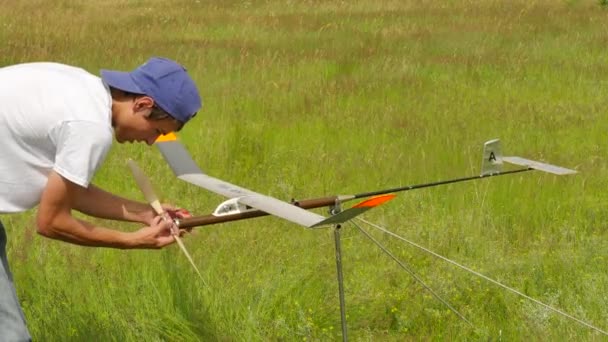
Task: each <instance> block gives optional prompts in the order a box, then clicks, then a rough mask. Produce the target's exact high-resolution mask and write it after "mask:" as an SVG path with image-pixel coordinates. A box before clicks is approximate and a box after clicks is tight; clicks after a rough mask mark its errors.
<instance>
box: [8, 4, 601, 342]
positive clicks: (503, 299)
mask: <svg viewBox="0 0 608 342" xmlns="http://www.w3.org/2000/svg"><path fill="white" fill-rule="evenodd" d="M605 19H606V13H605V9H603V8H602V6H601V5H599V4H598V2H597V1H591V0H589V1H582V0H581V1H548V0H540V1H533V2H530V1H508V2H504V1H491V0H483V1H474V2H468V1H423V2H414V1H359V2H356V3H350V2H341V1H222V2H213V1H158V0H151V1H143V0H142V1H129V0H122V1H121V0H107V1H96V2H88V1H35V0H25V1H19V2H16V1H6V0H5V1H2V0H0V41H1V42H2V44H0V65H8V64H13V63H20V62H27V61H39V60H52V61H59V62H64V63H69V64H74V65H79V66H81V67H83V68H85V69H87V70H89V71H91V72H94V73H97V72H98V70H99V69H100V68H118V69H131V68H134V67H136V66H137V65H139V64H140V63H142V62H143V61H144V60H145V59H147V58H148V57H149V56H152V55H161V56H167V57H171V58H174V59H176V60H178V61H180V62H182V63H183V64H185V65H186V66H187V67H188V69H189V71H190V72H191V73H192V75H193V76H194V78H195V80H196V81H197V83H198V84H199V85H200V88H201V91H202V95H203V98H204V109H203V110H202V111H201V112H200V114H199V115H198V117H197V118H196V119H195V120H194V122H193V123H192V124H189V125H188V126H187V127H186V128H185V129H184V130H183V132H182V133H181V139H182V141H183V143H184V144H185V145H186V146H187V148H188V149H189V150H190V152H191V153H192V155H193V156H194V158H195V159H196V161H197V162H198V163H199V164H200V165H201V167H202V168H203V169H204V170H205V171H206V172H207V173H209V174H211V175H214V176H217V177H219V178H222V179H225V180H228V181H231V182H234V183H236V184H239V185H242V186H244V187H247V188H251V189H254V190H257V191H260V192H263V193H267V194H270V195H273V196H276V197H278V198H281V199H284V200H289V199H291V198H309V197H317V196H324V195H330V194H348V193H355V192H362V191H368V190H373V189H376V188H379V187H392V186H399V185H406V184H416V183H421V182H428V181H435V180H440V179H448V178H454V177H460V176H465V175H472V174H476V173H478V172H479V166H480V162H481V160H480V159H481V145H482V143H483V142H484V141H486V140H489V139H492V138H497V137H498V138H501V139H502V141H503V150H504V152H505V154H507V155H521V156H524V157H528V158H531V159H537V160H543V161H547V162H551V163H555V164H558V165H563V166H566V167H571V168H575V169H577V170H579V171H580V174H578V175H576V176H571V177H556V176H552V175H547V174H542V173H539V172H528V173H524V174H516V175H513V176H505V177H498V178H493V179H487V180H481V181H475V182H469V183H460V184H453V185H449V186H443V187H438V188H432V189H426V190H417V191H412V192H408V193H404V194H402V195H400V196H399V197H398V198H397V199H396V200H394V201H393V202H391V203H390V204H387V205H386V206H384V207H382V208H379V209H376V210H374V211H371V212H370V213H369V215H367V219H369V220H370V221H373V222H378V223H380V224H381V225H383V226H386V227H388V228H389V229H390V230H391V231H394V232H396V233H397V234H399V235H401V236H403V237H405V238H407V239H409V240H412V241H415V242H416V243H419V244H421V245H423V246H425V247H428V248H430V249H431V250H433V251H435V252H437V253H439V254H441V255H444V256H446V257H448V258H450V259H453V260H456V261H458V262H459V263H462V264H464V265H467V266H469V267H471V268H473V269H474V270H476V271H478V272H481V273H483V274H486V275H488V276H489V277H491V278H494V279H497V280H499V281H501V282H503V283H505V284H507V285H509V286H512V287H514V288H516V289H518V290H520V291H522V292H524V293H526V294H527V295H529V296H532V297H534V298H537V299H539V300H541V301H543V302H545V303H547V304H550V305H553V306H556V307H559V308H561V309H563V310H564V311H566V312H568V313H570V314H572V315H575V316H577V317H579V318H581V319H584V320H586V321H589V322H591V323H593V324H595V325H597V326H599V327H601V328H603V329H604V330H605V329H608V311H607V310H606V307H608V297H606V295H605V294H606V293H608V272H606V271H607V268H606V264H607V262H608V248H607V247H608V233H607V228H608V226H607V224H606V222H607V221H606V218H607V217H608V214H607V213H608V212H607V209H606V208H607V207H608V197H607V195H606V192H605V191H604V189H606V188H607V186H608V184H607V180H608V168H607V163H606V158H605V156H606V155H607V154H608V151H606V148H605V144H604V142H605V132H606V131H607V130H608V120H607V119H606V116H605V112H606V110H605V108H606V105H607V104H608V101H607V97H606V94H607V93H608V92H607V91H608V86H607V83H606V80H608V68H607V67H606V62H607V61H608V60H607V58H606V52H605V47H606V43H607V38H606V32H608V30H607V29H608V27H607V25H608V24H607V22H606V20H605ZM127 158H134V159H136V160H137V161H138V162H139V164H141V165H143V166H145V171H146V173H147V174H149V175H150V176H151V177H152V179H153V182H154V183H155V184H156V187H157V188H158V189H159V193H161V195H162V196H163V197H164V200H165V201H169V202H174V203H176V204H178V205H180V206H183V207H186V208H188V209H189V210H191V211H192V212H193V213H195V214H201V215H202V214H207V213H209V212H210V211H211V210H213V209H214V207H215V205H217V204H218V203H219V201H220V200H222V199H221V198H220V197H218V196H216V195H213V194H209V193H208V192H206V191H203V190H202V189H198V188H195V187H193V186H190V185H188V184H185V183H183V182H178V181H176V180H175V179H174V178H173V175H172V174H171V172H170V170H169V168H168V167H167V166H166V164H165V163H164V162H163V161H162V158H161V157H160V156H159V154H158V153H157V152H156V151H155V150H154V149H151V150H150V149H148V148H147V147H146V146H135V145H125V146H115V148H114V149H113V150H112V151H111V153H110V156H109V157H108V160H107V162H106V163H105V165H104V166H103V168H102V169H101V170H100V172H99V174H98V175H97V177H96V179H95V182H96V183H97V184H98V185H100V186H102V187H104V188H107V189H111V190H113V191H115V192H118V193H121V194H123V195H125V196H128V197H131V198H138V199H141V194H140V193H139V192H138V190H137V189H136V186H135V183H134V182H133V181H132V180H131V178H130V176H129V173H128V169H127V167H126V165H125V161H126V160H127ZM34 215H35V212H34V211H32V212H27V213H24V214H20V215H15V216H3V217H2V221H3V222H4V223H5V226H7V227H8V233H9V239H10V241H9V254H10V261H11V266H12V268H13V271H14V274H15V280H16V284H17V289H18V292H19V296H20V298H21V301H22V304H23V307H24V310H25V313H26V316H27V318H28V321H29V327H30V329H31V331H32V333H33V335H34V337H35V339H36V340H42V341H66V340H67V341H70V340H73V341H85V340H86V341H90V340H108V341H141V340H145V341H156V340H170V341H196V340H201V341H213V340H220V341H267V340H285V341H295V340H336V339H339V338H340V318H339V317H340V316H339V306H338V297H337V285H336V280H335V277H336V276H335V265H334V251H333V240H332V232H331V231H330V230H320V231H319V230H316V231H310V230H304V229H301V228H298V227H296V226H294V225H293V224H290V223H287V222H284V221H282V220H279V219H276V218H270V217H269V218H259V219H255V220H249V221H241V222H235V223H230V224H223V225H217V226H211V227H205V228H200V229H198V230H197V231H196V232H195V233H193V234H192V235H190V236H189V237H187V239H186V244H187V247H188V248H189V250H190V251H191V253H192V254H193V257H194V258H195V261H196V262H197V264H198V265H199V268H201V269H202V270H204V271H203V273H204V276H205V277H206V279H207V282H208V283H209V286H208V287H205V286H203V284H202V283H201V282H200V281H199V280H198V278H197V277H196V275H195V274H193V272H192V270H191V268H190V266H189V265H188V263H187V261H186V260H185V259H184V258H183V257H182V255H181V254H180V252H179V250H178V249H177V247H174V246H172V247H170V248H167V249H165V250H162V251H128V252H125V251H115V250H104V249H89V248H82V247H77V246H71V245H67V244H63V243H59V242H53V241H51V240H46V239H43V238H40V237H39V236H37V235H36V234H35V229H34V222H33V216H34ZM97 222H99V223H101V224H105V225H108V226H111V227H114V228H118V229H125V230H132V229H136V228H137V226H134V225H129V224H116V223H113V222H104V221H97ZM372 233H373V232H372ZM374 236H376V238H377V239H379V240H380V241H381V242H382V243H383V244H386V246H387V247H388V248H390V249H391V250H392V251H393V252H394V253H395V254H396V255H397V256H398V257H399V258H401V260H403V261H404V262H405V263H406V264H407V265H408V266H409V267H411V268H412V269H413V270H414V271H415V272H416V273H417V274H418V275H419V276H420V277H421V278H422V279H423V280H424V281H425V282H426V283H427V284H429V286H430V287H431V288H433V290H434V291H436V292H437V293H439V294H440V295H441V296H442V297H443V298H445V299H446V300H448V301H449V302H450V303H451V305H453V306H454V307H455V308H456V309H457V310H458V311H459V312H461V313H462V314H463V315H465V316H466V317H467V319H469V320H470V321H471V322H473V324H474V327H473V328H472V327H470V326H469V325H468V324H466V323H465V322H463V321H462V320H460V319H459V318H458V317H457V316H456V315H454V314H453V313H452V312H451V311H449V309H448V308H447V307H445V306H444V305H442V304H441V303H440V302H438V301H437V300H436V299H435V298H434V297H433V296H432V295H431V294H430V293H428V292H427V291H426V290H424V288H423V287H422V286H421V285H420V284H418V283H417V282H415V281H414V280H413V279H412V278H411V277H410V276H409V275H408V274H407V273H405V272H403V271H402V270H401V269H400V268H399V267H397V265H396V264H395V263H393V262H392V261H391V260H390V259H388V258H387V257H386V256H385V255H384V254H383V253H382V252H381V251H380V250H379V249H378V248H376V247H374V246H373V245H372V244H370V243H369V242H368V241H367V240H366V239H365V238H364V236H363V235H362V234H360V233H359V232H358V231H357V229H356V228H354V227H353V226H346V227H345V228H344V229H343V257H344V272H345V287H346V305H347V311H348V328H349V335H350V337H351V339H353V340H357V341H368V340H369V341H371V340H373V341H377V340H388V341H391V340H392V341H403V340H421V339H422V340H427V339H428V340H502V339H504V340H601V336H600V335H598V334H597V333H595V332H593V331H592V330H589V329H587V328H585V327H583V326H581V325H578V324H577V323H574V322H572V321H569V320H566V319H564V318H563V317H561V316H557V315H555V314H554V313H552V312H550V311H547V310H546V309H544V308H542V307H539V306H537V305H535V304H533V303H531V302H529V301H526V300H524V299H522V298H520V297H517V296H515V295H513V294H512V293H510V292H506V291H504V290H502V289H500V288H498V287H496V286H494V285H492V284H490V283H488V282H486V281H484V280H482V279H480V278H477V277H475V276H473V275H471V274H469V273H466V272H464V271H462V270H460V269H458V268H454V267H453V266H451V265H449V264H447V263H445V262H443V261H441V260H438V259H436V258H433V257H432V256H430V255H428V254H425V253H421V252H420V251H418V250H417V249H413V248H411V247H408V246H407V245H405V244H403V243H402V242H401V241H398V240H395V239H390V238H389V237H388V236H386V235H385V234H375V233H374Z"/></svg>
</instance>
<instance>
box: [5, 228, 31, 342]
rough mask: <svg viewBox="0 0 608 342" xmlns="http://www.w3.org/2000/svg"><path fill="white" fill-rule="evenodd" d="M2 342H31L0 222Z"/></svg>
mask: <svg viewBox="0 0 608 342" xmlns="http://www.w3.org/2000/svg"><path fill="white" fill-rule="evenodd" d="M0 260H1V261H2V262H1V263H0V341H1V342H13V341H15V342H16V341H19V342H21V341H31V339H32V338H31V337H30V333H29V331H28V330H27V326H26V324H25V316H24V315H23V310H21V306H20V305H19V300H18V299H17V292H15V286H14V285H13V275H12V274H11V270H10V268H9V267H8V259H7V258H6V231H5V230H4V226H3V225H2V222H0Z"/></svg>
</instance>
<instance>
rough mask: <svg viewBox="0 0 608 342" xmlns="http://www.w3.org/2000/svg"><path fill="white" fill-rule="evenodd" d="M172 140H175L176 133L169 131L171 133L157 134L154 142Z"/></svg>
mask: <svg viewBox="0 0 608 342" xmlns="http://www.w3.org/2000/svg"><path fill="white" fill-rule="evenodd" d="M174 140H177V135H175V133H173V132H171V133H167V134H165V135H159V136H158V138H156V141H155V143H157V142H163V141H174Z"/></svg>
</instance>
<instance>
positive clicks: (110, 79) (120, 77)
mask: <svg viewBox="0 0 608 342" xmlns="http://www.w3.org/2000/svg"><path fill="white" fill-rule="evenodd" d="M100 73H101V79H102V80H103V81H104V82H105V83H106V84H107V85H109V86H110V87H112V88H116V89H120V90H122V91H126V92H129V93H134V94H145V92H144V91H143V90H141V88H140V87H138V86H137V84H135V82H134V81H133V78H131V74H130V73H128V72H124V71H113V70H101V72H100Z"/></svg>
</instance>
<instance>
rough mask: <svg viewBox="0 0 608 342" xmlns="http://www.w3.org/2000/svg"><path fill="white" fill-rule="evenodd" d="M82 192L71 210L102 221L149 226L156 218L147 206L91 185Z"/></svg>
mask: <svg viewBox="0 0 608 342" xmlns="http://www.w3.org/2000/svg"><path fill="white" fill-rule="evenodd" d="M82 190H83V191H81V192H80V193H79V195H78V200H77V201H76V203H74V207H73V208H74V209H76V210H78V211H80V212H81V213H83V214H87V215H89V216H94V217H99V218H103V219H110V220H120V221H131V222H141V223H145V224H149V223H150V222H151V221H152V219H153V218H154V216H156V215H155V214H154V211H153V210H152V208H151V207H150V205H149V204H145V203H140V202H136V201H131V200H129V199H126V198H123V197H120V196H117V195H114V194H112V193H109V192H107V191H105V190H103V189H100V188H98V187H96V186H94V185H92V184H91V185H90V186H89V187H88V188H87V189H82Z"/></svg>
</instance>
